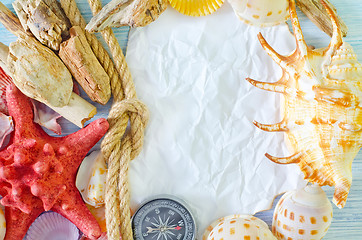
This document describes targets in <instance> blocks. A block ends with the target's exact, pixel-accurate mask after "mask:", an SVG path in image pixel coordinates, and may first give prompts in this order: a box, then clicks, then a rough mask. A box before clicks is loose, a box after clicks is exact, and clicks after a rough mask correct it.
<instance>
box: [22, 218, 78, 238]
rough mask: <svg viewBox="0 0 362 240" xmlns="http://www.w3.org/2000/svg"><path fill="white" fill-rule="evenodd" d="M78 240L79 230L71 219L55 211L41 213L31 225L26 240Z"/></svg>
mask: <svg viewBox="0 0 362 240" xmlns="http://www.w3.org/2000/svg"><path fill="white" fill-rule="evenodd" d="M49 239H52V240H78V239H79V230H78V228H77V227H76V226H75V225H74V224H73V223H71V222H70V221H69V220H67V219H66V218H64V217H63V216H61V215H60V214H58V213H55V212H46V213H43V214H42V215H40V216H39V217H38V218H37V219H36V220H35V221H34V222H33V224H32V225H31V226H30V228H29V230H28V232H27V234H26V236H25V240H49Z"/></svg>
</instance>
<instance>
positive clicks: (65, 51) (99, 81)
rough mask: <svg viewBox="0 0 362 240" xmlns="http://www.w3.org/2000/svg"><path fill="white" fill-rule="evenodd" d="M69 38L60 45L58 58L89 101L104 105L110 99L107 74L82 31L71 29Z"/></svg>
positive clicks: (76, 27)
mask: <svg viewBox="0 0 362 240" xmlns="http://www.w3.org/2000/svg"><path fill="white" fill-rule="evenodd" d="M70 36H71V38H70V39H69V40H67V41H65V42H63V43H62V44H61V46H60V51H59V57H60V58H61V59H62V60H63V62H64V63H65V65H66V66H67V67H68V69H69V70H70V72H71V73H72V74H73V76H74V78H75V80H77V82H78V83H79V84H80V85H81V87H82V88H83V90H84V91H85V92H86V93H87V95H88V96H89V97H90V99H92V100H93V101H95V102H98V103H101V104H106V103H107V102H108V100H109V99H110V97H111V87H110V80H109V77H108V75H107V73H106V72H105V70H104V68H103V67H102V66H101V64H100V63H99V62H98V60H97V58H96V56H95V55H94V53H93V51H92V49H91V47H90V46H89V44H88V41H87V38H86V36H85V34H84V31H83V30H82V29H81V28H80V27H78V26H75V27H72V28H71V29H70Z"/></svg>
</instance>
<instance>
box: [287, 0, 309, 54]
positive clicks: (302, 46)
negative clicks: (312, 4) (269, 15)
mask: <svg viewBox="0 0 362 240" xmlns="http://www.w3.org/2000/svg"><path fill="white" fill-rule="evenodd" d="M289 10H290V20H291V21H292V26H293V32H294V37H295V40H296V43H297V49H298V51H299V53H300V55H301V56H307V55H308V46H307V44H306V42H305V40H304V37H303V33H302V29H301V27H300V23H299V20H298V16H297V10H296V7H295V2H294V1H289Z"/></svg>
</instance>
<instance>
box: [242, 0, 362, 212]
mask: <svg viewBox="0 0 362 240" xmlns="http://www.w3.org/2000/svg"><path fill="white" fill-rule="evenodd" d="M322 3H323V5H324V7H325V8H326V10H327V12H328V13H329V15H330V17H331V20H332V25H333V36H332V39H331V42H330V44H329V46H328V47H326V48H320V49H311V48H310V47H308V46H307V44H306V42H305V40H304V37H303V34H302V30H301V28H300V24H299V21H298V17H297V13H296V9H295V2H294V0H291V1H290V16H291V20H292V25H293V32H294V36H295V39H296V43H297V47H296V49H295V50H294V52H292V53H291V54H290V55H288V56H282V55H280V54H278V53H277V52H276V51H275V50H274V49H273V48H272V47H271V46H270V45H269V44H268V43H267V42H266V40H265V39H264V38H263V36H262V35H261V34H259V40H260V42H261V45H262V46H263V48H264V49H265V51H266V52H267V53H268V54H269V55H270V56H271V57H272V58H273V60H274V61H275V62H276V63H278V65H279V66H280V67H281V68H282V70H283V75H282V77H281V79H280V80H279V81H277V82H275V83H262V82H258V81H255V80H252V79H247V80H248V81H249V82H250V83H251V84H253V85H254V86H256V87H258V88H261V89H263V90H268V91H273V92H278V93H282V94H283V98H282V101H281V105H282V107H281V109H282V112H283V120H282V121H281V122H280V123H277V124H261V123H258V122H254V124H255V125H256V126H257V127H259V128H260V129H262V130H265V131H270V132H277V131H280V132H285V134H286V139H287V145H288V148H289V150H290V151H291V152H292V153H293V154H292V155H291V156H289V157H280V158H279V157H273V156H271V155H269V154H266V156H267V157H268V158H269V159H270V160H272V161H274V162H276V163H279V164H290V163H296V164H298V165H299V167H300V169H301V171H302V172H303V173H304V177H305V179H307V180H308V181H309V182H312V183H317V184H318V185H320V186H324V185H329V186H335V192H334V197H333V202H334V203H335V204H336V206H338V207H339V208H342V207H344V205H345V203H346V201H347V196H348V193H349V190H350V187H351V183H352V161H353V159H354V158H355V156H356V155H357V153H358V151H359V149H360V148H361V146H362V145H361V144H362V118H361V114H362V104H361V103H360V101H361V99H362V86H361V84H360V82H361V80H362V65H361V64H360V63H358V61H357V58H356V54H355V53H354V52H353V49H352V47H351V46H350V45H349V44H348V43H345V42H343V40H342V34H341V31H340V27H339V22H338V18H337V16H336V15H335V12H334V11H333V10H332V9H331V8H330V7H329V6H328V5H327V4H325V3H324V2H323V1H322Z"/></svg>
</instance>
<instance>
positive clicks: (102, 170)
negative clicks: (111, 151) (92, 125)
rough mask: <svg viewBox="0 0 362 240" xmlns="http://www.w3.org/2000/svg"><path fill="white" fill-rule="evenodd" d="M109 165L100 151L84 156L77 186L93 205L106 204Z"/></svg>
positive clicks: (86, 199)
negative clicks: (105, 194) (105, 195)
mask: <svg viewBox="0 0 362 240" xmlns="http://www.w3.org/2000/svg"><path fill="white" fill-rule="evenodd" d="M106 175H107V166H106V163H105V161H104V159H103V157H102V154H101V152H100V151H94V152H92V153H91V154H90V155H89V156H87V157H86V158H84V160H83V162H82V165H81V166H80V168H79V170H78V174H77V181H76V186H77V188H78V189H79V191H80V193H81V194H82V197H83V200H84V201H85V202H86V203H88V204H89V205H91V206H94V207H100V206H102V205H103V204H104V193H105V186H106Z"/></svg>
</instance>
